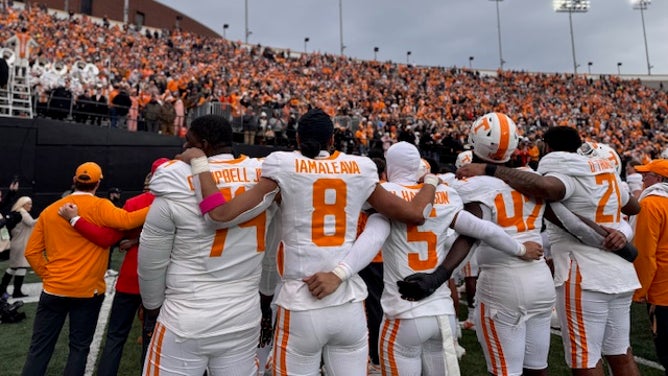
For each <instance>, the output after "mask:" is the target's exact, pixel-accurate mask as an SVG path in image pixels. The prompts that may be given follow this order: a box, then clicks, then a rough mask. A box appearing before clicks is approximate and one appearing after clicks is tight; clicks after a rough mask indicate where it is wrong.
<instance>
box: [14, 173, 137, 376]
mask: <svg viewBox="0 0 668 376" xmlns="http://www.w3.org/2000/svg"><path fill="white" fill-rule="evenodd" d="M101 179H102V169H101V168H100V166H99V165H97V164H96V163H93V162H87V163H84V164H82V165H80V166H79V167H78V168H77V170H76V173H75V175H74V179H73V180H74V187H75V190H74V193H72V194H71V195H69V196H65V197H64V198H62V199H60V200H58V201H56V202H54V203H53V204H51V205H49V206H48V207H47V208H46V209H44V211H43V212H42V213H41V214H40V216H39V219H38V221H37V224H36V225H35V229H34V230H33V233H32V236H31V237H30V240H28V244H27V246H26V250H25V256H26V259H28V262H29V263H30V266H32V268H33V270H34V271H35V273H37V275H39V276H40V277H41V278H42V282H43V291H42V293H41V295H40V298H39V303H38V306H37V313H36V314H35V323H34V327H33V334H32V339H31V342H30V350H29V352H28V357H27V358H26V362H25V365H24V366H23V375H44V374H45V373H46V369H47V366H48V364H49V361H50V359H51V356H52V355H53V350H54V347H55V345H56V342H57V341H58V335H59V333H60V331H61V329H62V327H63V324H64V323H65V319H66V317H67V316H68V315H69V319H70V320H69V322H70V334H69V340H70V343H69V348H70V353H69V356H68V357H67V364H66V365H65V370H64V371H63V373H64V374H65V375H83V374H84V372H85V368H86V360H87V357H88V352H89V351H90V344H91V342H92V341H93V335H94V333H95V327H96V325H97V317H98V314H99V312H100V307H101V306H102V301H103V300H104V293H105V291H106V285H105V282H104V273H105V271H106V270H107V257H108V254H109V253H108V252H109V249H108V248H105V247H102V246H99V245H96V244H95V243H92V242H90V241H88V240H86V239H85V238H84V237H83V236H82V235H80V234H79V233H78V232H77V231H76V230H75V229H74V228H73V227H72V226H71V224H70V223H68V222H67V221H64V220H63V219H62V218H61V217H60V216H59V215H58V209H59V208H60V207H61V206H63V205H72V206H76V207H77V208H78V209H79V214H80V215H81V216H85V217H86V218H87V219H88V220H89V221H90V222H92V223H94V224H97V225H100V226H107V227H112V228H116V229H119V230H130V229H133V228H135V227H138V226H140V225H141V224H142V223H143V222H144V219H145V218H146V213H147V212H148V208H146V209H143V210H139V211H135V212H132V213H129V212H127V211H125V210H123V209H119V208H116V207H115V206H114V205H113V204H112V203H111V201H109V200H106V199H103V198H99V197H96V196H95V192H96V191H97V189H98V187H99V186H100V181H101ZM76 220H78V217H74V218H72V221H76Z"/></svg>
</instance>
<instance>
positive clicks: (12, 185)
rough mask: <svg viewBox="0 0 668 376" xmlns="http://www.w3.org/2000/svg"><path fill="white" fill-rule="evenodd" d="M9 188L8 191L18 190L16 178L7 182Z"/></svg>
mask: <svg viewBox="0 0 668 376" xmlns="http://www.w3.org/2000/svg"><path fill="white" fill-rule="evenodd" d="M9 190H10V191H13V192H16V191H18V190H19V182H18V180H15V181H13V182H11V184H9Z"/></svg>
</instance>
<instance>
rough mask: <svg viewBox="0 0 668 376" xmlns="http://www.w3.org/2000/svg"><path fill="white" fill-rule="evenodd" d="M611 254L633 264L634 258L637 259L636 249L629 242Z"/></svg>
mask: <svg viewBox="0 0 668 376" xmlns="http://www.w3.org/2000/svg"><path fill="white" fill-rule="evenodd" d="M612 253H614V254H616V255H617V256H619V257H621V258H623V259H624V260H626V261H628V262H633V261H634V260H635V259H636V257H638V249H637V248H636V247H635V246H634V245H633V244H631V243H629V242H626V244H625V245H624V246H623V247H622V248H620V249H618V250H616V251H613V252H612Z"/></svg>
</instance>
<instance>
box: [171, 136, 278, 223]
mask: <svg viewBox="0 0 668 376" xmlns="http://www.w3.org/2000/svg"><path fill="white" fill-rule="evenodd" d="M177 159H180V160H182V161H184V162H186V163H189V164H190V168H191V169H192V174H193V176H195V175H197V178H198V180H199V185H200V191H201V194H202V197H203V198H204V199H203V200H202V202H201V203H200V209H201V211H202V214H204V215H208V216H209V218H210V219H211V220H213V221H216V222H220V226H218V227H230V226H233V225H236V224H239V223H243V222H246V221H248V220H251V219H253V218H255V217H257V216H258V215H260V214H261V213H262V212H263V211H265V210H266V209H267V208H268V207H269V205H271V203H272V202H273V200H274V197H275V195H276V193H277V192H278V184H277V183H276V182H275V181H273V180H271V179H267V178H260V181H259V182H258V183H257V184H255V185H254V186H253V188H251V189H250V190H248V191H246V192H244V193H242V194H240V195H239V196H236V197H235V198H233V199H232V200H230V201H227V200H226V199H225V197H223V194H222V193H221V192H220V190H219V189H218V186H217V185H216V182H215V181H214V180H213V176H211V172H210V168H209V162H208V160H207V158H206V155H205V154H204V152H203V151H202V150H200V149H198V148H189V149H187V150H186V151H184V152H183V153H181V154H179V155H178V156H177Z"/></svg>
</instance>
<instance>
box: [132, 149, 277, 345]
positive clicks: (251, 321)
mask: <svg viewBox="0 0 668 376" xmlns="http://www.w3.org/2000/svg"><path fill="white" fill-rule="evenodd" d="M209 164H210V166H211V173H212V175H213V177H214V180H215V181H216V183H217V185H218V187H219V188H220V190H221V192H222V193H223V195H224V196H225V197H226V198H227V199H228V200H230V199H231V198H232V197H234V196H236V195H238V194H240V193H242V192H244V191H245V190H246V189H250V188H251V187H252V186H253V185H254V184H255V183H256V182H257V181H258V180H259V178H260V171H261V163H260V162H259V161H258V160H257V159H253V158H248V157H245V156H242V157H241V158H239V159H234V158H233V157H232V155H228V154H223V155H217V156H214V157H211V158H209ZM150 189H151V192H152V193H153V194H155V195H156V199H155V201H154V203H153V205H152V206H151V209H150V211H149V215H148V217H147V219H146V223H145V225H144V228H143V231H142V235H141V239H140V249H139V276H140V287H141V294H142V299H144V301H145V302H147V303H148V307H155V306H159V305H162V309H161V312H160V317H159V321H160V322H162V323H163V324H164V325H165V326H166V327H168V328H169V329H171V330H173V331H174V332H175V333H177V334H178V335H179V336H183V337H186V338H199V337H206V336H214V335H220V334H225V333H228V332H232V331H238V330H244V329H247V328H250V327H253V326H256V325H258V323H259V321H260V302H259V295H258V283H259V279H260V273H261V266H262V258H263V255H264V251H265V249H266V247H267V245H266V243H265V238H266V233H267V229H268V226H269V223H270V221H271V218H272V215H273V213H274V211H275V210H276V208H275V206H274V207H271V208H270V209H269V210H267V211H266V212H264V213H263V214H261V215H259V216H258V217H256V218H254V219H252V220H250V221H248V222H245V223H242V224H240V225H239V226H235V227H231V228H229V229H221V230H216V229H215V228H213V227H211V226H210V225H207V223H206V222H205V220H204V218H203V217H202V214H201V212H200V209H199V206H198V202H197V199H196V198H195V192H194V189H195V188H194V184H193V177H192V173H191V169H190V166H189V165H187V164H185V163H183V162H181V161H171V162H168V163H166V164H164V165H162V166H160V167H159V168H158V169H157V170H156V172H155V174H154V175H153V178H152V179H151V183H150ZM163 300H164V301H163Z"/></svg>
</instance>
